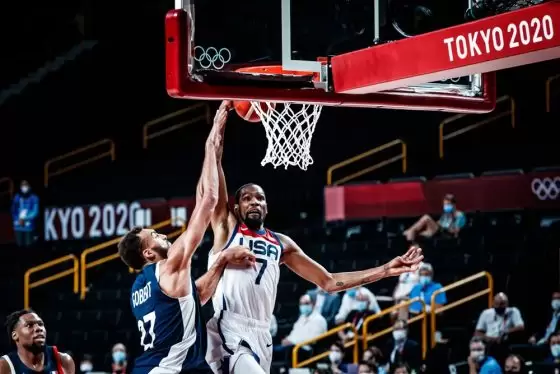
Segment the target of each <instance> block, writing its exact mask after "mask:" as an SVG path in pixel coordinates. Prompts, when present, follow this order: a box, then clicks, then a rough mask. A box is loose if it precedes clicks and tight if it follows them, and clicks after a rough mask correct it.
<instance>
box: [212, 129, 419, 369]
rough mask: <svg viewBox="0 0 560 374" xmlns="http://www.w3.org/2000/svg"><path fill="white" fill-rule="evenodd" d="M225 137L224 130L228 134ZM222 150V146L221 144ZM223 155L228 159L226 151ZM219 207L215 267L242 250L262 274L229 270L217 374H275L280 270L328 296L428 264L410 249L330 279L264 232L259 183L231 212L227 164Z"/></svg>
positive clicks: (215, 337) (242, 193)
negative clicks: (271, 329) (275, 315)
mask: <svg viewBox="0 0 560 374" xmlns="http://www.w3.org/2000/svg"><path fill="white" fill-rule="evenodd" d="M222 131H223V128H222ZM220 146H222V144H220ZM218 154H220V155H221V154H222V152H221V150H220V151H219V152H218ZM218 163H219V165H218V170H219V178H220V186H219V201H218V205H217V206H216V209H215V210H214V212H213V214H212V220H211V224H212V230H213V231H214V247H213V249H212V251H211V253H210V257H209V265H210V266H213V264H214V263H215V261H216V260H217V259H218V258H219V255H220V253H224V252H225V253H227V251H229V250H230V248H231V247H232V246H237V245H242V246H246V247H248V248H250V249H251V251H252V252H253V253H254V254H255V256H256V264H257V266H256V268H247V269H244V270H239V269H235V268H233V267H229V266H226V268H225V270H224V272H223V275H222V279H221V280H220V283H219V284H218V288H217V289H216V293H215V294H214V297H213V305H214V310H215V315H214V317H213V318H212V319H211V320H210V321H209V322H208V324H207V328H208V339H209V341H208V353H207V355H206V360H207V361H208V363H209V364H210V367H211V368H212V370H213V371H214V373H221V374H225V373H236V374H246V373H252V374H258V373H269V372H270V365H271V361H272V338H271V336H270V332H269V325H270V320H271V316H272V313H273V309H274V303H275V300H276V290H277V285H278V280H279V277H280V268H279V265H280V264H282V263H283V264H286V265H287V266H288V267H289V268H290V269H291V270H293V271H294V272H296V273H297V274H298V275H299V276H301V277H302V278H304V279H306V280H308V281H310V282H312V283H315V284H316V285H317V286H319V287H320V288H322V289H323V290H325V291H327V292H339V291H343V290H346V289H350V288H354V287H358V286H362V285H365V284H368V283H372V282H375V281H378V280H380V279H382V278H386V277H391V276H398V275H400V274H402V273H406V272H411V271H415V270H416V269H417V268H418V264H419V263H420V262H421V261H422V259H423V255H422V250H421V249H420V248H417V247H412V248H410V249H409V250H408V251H407V252H406V253H405V254H404V255H403V256H399V257H396V258H395V259H393V260H391V261H390V262H388V263H386V264H385V265H383V266H380V267H376V268H372V269H368V270H362V271H354V272H347V273H334V274H333V273H330V272H328V271H327V270H326V269H325V268H324V267H323V266H321V265H320V264H318V263H317V262H315V261H314V260H312V259H311V258H310V257H308V256H307V255H306V254H305V252H303V250H302V249H301V248H300V247H299V246H298V245H297V244H296V243H295V242H294V241H293V240H292V239H290V238H289V237H288V236H286V235H282V234H279V233H275V232H273V231H270V230H268V229H266V228H265V227H264V220H265V217H266V215H267V213H268V209H267V204H266V195H265V193H264V190H263V189H262V188H261V187H260V186H258V185H256V184H253V183H249V184H246V185H244V186H242V187H241V188H239V189H238V190H237V192H236V194H235V206H234V210H233V211H230V210H229V207H228V201H227V200H228V194H227V188H226V181H225V176H224V171H223V168H222V165H221V159H220V158H219V159H218Z"/></svg>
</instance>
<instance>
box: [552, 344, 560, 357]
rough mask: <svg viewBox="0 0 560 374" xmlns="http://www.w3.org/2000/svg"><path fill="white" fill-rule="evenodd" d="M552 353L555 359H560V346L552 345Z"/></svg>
mask: <svg viewBox="0 0 560 374" xmlns="http://www.w3.org/2000/svg"><path fill="white" fill-rule="evenodd" d="M550 353H552V356H553V357H560V344H552V345H551V346H550Z"/></svg>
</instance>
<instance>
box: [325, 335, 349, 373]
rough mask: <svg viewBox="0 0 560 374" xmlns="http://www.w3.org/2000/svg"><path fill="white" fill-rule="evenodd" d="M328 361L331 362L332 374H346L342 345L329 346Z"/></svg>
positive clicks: (336, 343)
mask: <svg viewBox="0 0 560 374" xmlns="http://www.w3.org/2000/svg"><path fill="white" fill-rule="evenodd" d="M329 361H330V362H331V367H330V369H331V371H332V373H333V374H347V373H348V364H347V363H345V362H344V344H342V343H341V342H335V343H334V344H333V345H331V349H330V352H329Z"/></svg>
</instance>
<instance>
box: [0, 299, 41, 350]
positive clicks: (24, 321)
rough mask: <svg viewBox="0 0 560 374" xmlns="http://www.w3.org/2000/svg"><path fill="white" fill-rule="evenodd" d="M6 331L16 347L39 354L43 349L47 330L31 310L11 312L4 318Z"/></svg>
mask: <svg viewBox="0 0 560 374" xmlns="http://www.w3.org/2000/svg"><path fill="white" fill-rule="evenodd" d="M6 329H7V331H8V335H9V336H10V340H11V341H12V342H13V343H14V344H15V345H16V346H17V347H23V348H24V349H26V350H28V351H30V352H33V353H39V352H42V351H43V348H44V347H45V340H46V339H47V329H46V328H45V323H44V322H43V320H42V319H41V317H39V316H38V315H37V313H35V312H34V311H32V310H31V309H22V310H18V311H17V312H13V313H12V314H10V315H9V316H8V317H7V318H6Z"/></svg>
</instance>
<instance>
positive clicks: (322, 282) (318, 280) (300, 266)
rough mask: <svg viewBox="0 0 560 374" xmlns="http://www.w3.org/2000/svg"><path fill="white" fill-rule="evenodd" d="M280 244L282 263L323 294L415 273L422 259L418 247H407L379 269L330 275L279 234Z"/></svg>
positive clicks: (289, 239)
mask: <svg viewBox="0 0 560 374" xmlns="http://www.w3.org/2000/svg"><path fill="white" fill-rule="evenodd" d="M278 235H279V236H280V240H282V244H283V245H284V252H283V256H282V259H283V262H284V263H285V264H286V266H288V267H289V268H290V269H291V270H292V271H294V272H295V273H296V274H298V275H299V276H300V277H302V278H304V279H306V280H308V281H310V282H312V283H315V284H316V285H317V286H319V287H321V288H322V289H324V290H325V291H327V292H338V291H343V290H346V289H349V288H354V287H358V286H362V285H365V284H368V283H373V282H376V281H378V280H380V279H383V278H387V277H393V276H398V275H400V274H402V273H407V272H411V271H416V270H417V269H418V266H419V264H420V262H421V261H422V259H424V256H423V255H422V250H421V249H420V248H418V247H411V248H410V249H409V250H408V251H407V252H406V253H405V254H404V255H403V256H399V257H396V258H394V259H393V260H391V261H389V262H388V263H386V264H385V265H383V266H379V267H376V268H371V269H367V270H361V271H352V272H348V273H330V272H329V271H327V269H325V268H324V267H323V266H321V265H320V264H319V263H317V262H316V261H314V260H313V259H311V258H310V257H309V256H307V255H306V254H305V253H304V252H303V250H302V249H301V248H300V247H299V246H298V245H297V244H296V243H295V242H294V241H293V240H292V239H291V238H289V237H288V236H286V235H281V234H278Z"/></svg>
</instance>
